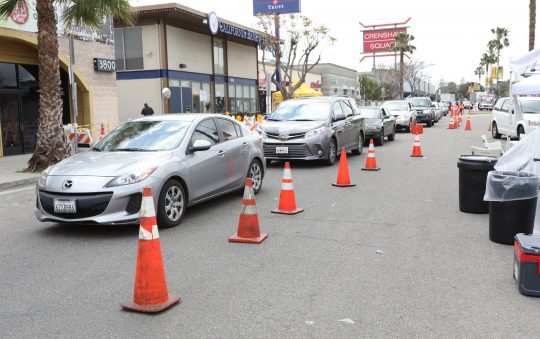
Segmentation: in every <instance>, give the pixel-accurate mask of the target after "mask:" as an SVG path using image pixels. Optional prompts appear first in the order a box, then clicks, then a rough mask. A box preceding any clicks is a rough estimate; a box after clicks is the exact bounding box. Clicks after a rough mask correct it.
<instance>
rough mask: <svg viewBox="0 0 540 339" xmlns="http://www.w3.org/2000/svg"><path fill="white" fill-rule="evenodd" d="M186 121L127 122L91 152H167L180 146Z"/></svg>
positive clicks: (187, 123)
mask: <svg viewBox="0 0 540 339" xmlns="http://www.w3.org/2000/svg"><path fill="white" fill-rule="evenodd" d="M190 124H191V122H188V121H173V120H170V121H159V120H151V121H129V122H126V123H125V124H123V125H121V126H120V127H118V128H117V129H115V130H114V131H112V132H111V133H109V134H107V135H106V136H105V137H104V138H103V139H102V140H101V141H100V142H98V143H97V145H96V146H94V147H93V148H92V150H93V151H97V152H100V151H105V152H116V151H132V152H151V151H169V150H172V149H175V148H176V147H178V145H180V142H182V139H183V138H184V135H185V134H186V131H187V128H188V127H189V125H190Z"/></svg>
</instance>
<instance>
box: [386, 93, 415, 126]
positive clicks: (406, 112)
mask: <svg viewBox="0 0 540 339" xmlns="http://www.w3.org/2000/svg"><path fill="white" fill-rule="evenodd" d="M381 107H383V108H386V109H387V110H388V111H389V112H390V114H391V115H392V116H393V117H394V118H396V128H398V129H399V128H404V129H405V130H406V131H407V132H410V131H411V126H412V125H414V124H416V110H415V109H414V107H413V106H412V104H411V103H410V102H409V101H407V100H389V101H385V102H384V103H383V104H382V106H381Z"/></svg>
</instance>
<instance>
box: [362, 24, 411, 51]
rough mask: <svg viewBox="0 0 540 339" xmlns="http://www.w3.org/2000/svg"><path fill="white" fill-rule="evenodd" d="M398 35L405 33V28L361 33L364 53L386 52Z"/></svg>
mask: <svg viewBox="0 0 540 339" xmlns="http://www.w3.org/2000/svg"><path fill="white" fill-rule="evenodd" d="M398 33H407V28H405V27H402V28H388V29H377V30H369V31H363V32H362V37H363V39H364V53H372V52H388V51H389V50H390V48H392V44H393V43H394V42H395V41H396V39H395V37H396V35H397V34H398Z"/></svg>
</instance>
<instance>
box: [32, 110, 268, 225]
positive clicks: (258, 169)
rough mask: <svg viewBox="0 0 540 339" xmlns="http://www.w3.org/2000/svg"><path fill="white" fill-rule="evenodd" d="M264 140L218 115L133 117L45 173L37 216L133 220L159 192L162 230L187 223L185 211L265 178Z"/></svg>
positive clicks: (256, 185) (257, 185)
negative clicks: (148, 194) (145, 196)
mask: <svg viewBox="0 0 540 339" xmlns="http://www.w3.org/2000/svg"><path fill="white" fill-rule="evenodd" d="M264 160H265V159H264V154H263V146H262V140H261V138H260V136H259V135H258V134H257V133H250V132H249V131H248V130H247V129H245V128H244V127H242V126H241V125H240V124H239V123H237V122H236V121H234V120H232V119H230V118H227V117H225V116H222V115H217V114H167V115H164V116H152V117H145V118H141V119H136V120H131V121H128V122H126V123H124V124H122V125H120V126H119V127H118V128H116V129H114V130H113V131H111V132H110V133H109V134H107V135H106V136H105V137H104V138H103V139H102V140H101V141H99V142H98V143H97V144H96V145H95V146H94V147H92V148H90V150H89V151H88V152H84V153H79V154H76V155H74V156H72V157H69V158H67V159H64V160H63V161H61V162H60V163H58V164H56V165H54V166H51V167H49V168H47V169H46V170H45V171H43V172H42V174H41V177H40V178H39V181H38V183H37V187H36V190H37V201H36V211H35V214H36V217H37V219H38V220H40V221H56V222H62V223H98V224H128V223H137V222H138V221H139V216H140V208H141V199H142V191H143V188H144V187H145V186H150V187H151V188H152V192H153V198H154V204H155V208H156V217H157V220H158V224H159V227H173V226H177V225H179V224H180V222H181V221H182V217H183V216H184V213H185V212H186V208H187V207H189V206H192V205H194V204H197V203H200V202H203V201H205V200H208V199H211V198H214V197H217V196H219V195H222V194H225V193H228V192H232V191H238V190H240V189H242V188H243V187H244V185H245V180H246V178H247V177H251V178H253V189H254V191H255V193H257V192H259V190H260V189H261V187H262V182H263V177H264V170H265V168H264Z"/></svg>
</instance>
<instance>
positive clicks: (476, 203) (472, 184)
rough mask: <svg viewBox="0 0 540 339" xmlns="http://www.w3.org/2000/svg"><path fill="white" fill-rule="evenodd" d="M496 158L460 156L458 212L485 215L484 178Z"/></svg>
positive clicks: (491, 169)
mask: <svg viewBox="0 0 540 339" xmlns="http://www.w3.org/2000/svg"><path fill="white" fill-rule="evenodd" d="M497 160H499V159H498V158H494V157H487V156H481V155H461V156H460V157H459V158H458V163H457V167H458V168H459V210H460V211H461V212H465V213H477V214H487V213H489V204H488V203H487V202H486V201H484V194H485V192H486V178H487V175H488V172H489V171H493V167H494V166H495V164H496V163H497Z"/></svg>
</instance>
